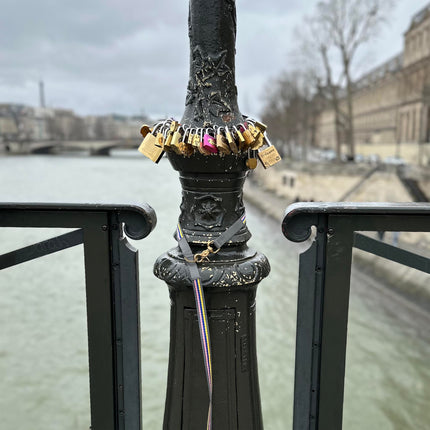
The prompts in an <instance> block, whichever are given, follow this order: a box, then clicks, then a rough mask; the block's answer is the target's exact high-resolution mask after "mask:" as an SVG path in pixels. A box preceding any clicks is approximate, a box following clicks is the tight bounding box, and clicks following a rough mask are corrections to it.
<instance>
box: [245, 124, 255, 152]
mask: <svg viewBox="0 0 430 430" xmlns="http://www.w3.org/2000/svg"><path fill="white" fill-rule="evenodd" d="M242 136H243V138H244V139H245V143H246V146H247V147H248V148H249V147H251V146H252V145H254V142H255V139H254V136H253V135H252V134H251V132H250V131H249V130H248V129H247V128H244V129H243V130H242Z"/></svg>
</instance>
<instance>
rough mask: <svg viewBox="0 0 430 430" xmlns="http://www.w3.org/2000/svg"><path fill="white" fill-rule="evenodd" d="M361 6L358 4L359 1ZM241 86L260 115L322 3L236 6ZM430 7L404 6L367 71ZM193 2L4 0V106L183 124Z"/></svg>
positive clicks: (363, 57) (295, 0)
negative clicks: (41, 90)
mask: <svg viewBox="0 0 430 430" xmlns="http://www.w3.org/2000/svg"><path fill="white" fill-rule="evenodd" d="M358 1H359V0H358ZM236 3H237V16H238V35H237V56H236V81H237V86H238V90H239V106H240V108H241V111H242V112H243V113H247V114H254V115H258V114H259V112H260V110H261V107H262V100H263V98H264V87H265V85H267V82H269V81H270V79H272V78H273V77H275V76H276V75H277V74H279V73H280V72H281V71H282V70H284V69H289V68H294V67H295V66H297V65H296V64H294V62H295V61H297V60H295V59H294V57H293V56H291V52H292V51H293V50H294V46H295V40H294V36H293V34H294V29H295V28H297V26H299V25H300V23H301V22H303V17H304V16H305V15H309V14H311V13H312V11H313V8H314V6H315V4H316V3H317V0H258V1H257V0H237V1H236ZM427 3H428V0H427V1H425V0H398V1H397V6H396V7H395V8H394V9H393V11H392V15H391V17H390V19H389V23H388V25H387V26H386V27H385V28H384V30H383V31H382V32H381V34H380V37H379V39H378V40H377V41H375V42H372V44H371V45H370V46H367V47H366V49H365V50H364V49H363V50H362V52H361V54H360V56H359V57H358V58H357V60H358V61H357V64H356V66H357V67H358V72H356V73H357V74H358V73H362V72H365V71H366V70H368V69H371V68H372V67H374V66H377V65H378V64H379V63H381V62H383V61H385V60H386V59H388V58H390V57H391V56H393V55H395V54H397V53H398V52H400V51H401V50H402V46H403V33H404V31H406V29H407V27H408V25H409V23H410V19H411V16H412V15H413V14H414V13H416V12H417V11H418V10H420V9H421V8H423V7H424V6H426V4H427ZM187 14H188V0H157V1H154V0H151V1H149V0H1V9H0V103H6V102H16V103H23V104H28V105H32V106H36V105H38V102H39V96H38V81H39V80H40V79H43V81H44V82H45V89H46V103H47V105H48V106H51V107H64V108H69V109H73V110H75V112H76V113H78V114H106V113H112V112H116V113H121V114H140V113H146V114H148V115H151V116H152V115H153V116H167V115H169V116H171V115H173V116H175V117H180V116H181V114H182V111H183V108H184V101H185V94H186V85H187V80H188V69H189V67H188V61H189V46H188V35H187Z"/></svg>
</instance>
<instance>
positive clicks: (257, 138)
mask: <svg viewBox="0 0 430 430" xmlns="http://www.w3.org/2000/svg"><path fill="white" fill-rule="evenodd" d="M248 129H249V131H250V132H251V134H252V136H253V137H254V143H253V144H252V147H251V148H252V149H259V148H261V147H262V146H263V144H264V134H263V132H262V131H261V130H260V129H259V128H258V127H256V126H254V125H253V124H249V125H248Z"/></svg>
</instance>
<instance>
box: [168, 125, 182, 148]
mask: <svg viewBox="0 0 430 430" xmlns="http://www.w3.org/2000/svg"><path fill="white" fill-rule="evenodd" d="M181 137H182V134H181V127H179V128H178V129H177V130H176V131H175V132H174V133H173V136H172V140H171V142H170V146H171V147H172V148H177V147H178V145H179V142H180V140H181Z"/></svg>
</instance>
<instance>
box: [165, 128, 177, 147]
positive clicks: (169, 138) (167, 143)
mask: <svg viewBox="0 0 430 430" xmlns="http://www.w3.org/2000/svg"><path fill="white" fill-rule="evenodd" d="M178 127H179V123H178V122H177V121H172V123H171V124H170V129H169V132H168V134H167V137H166V140H165V141H164V149H165V150H166V149H167V150H170V145H171V144H172V139H173V134H174V133H175V131H176V130H177V128H178Z"/></svg>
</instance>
